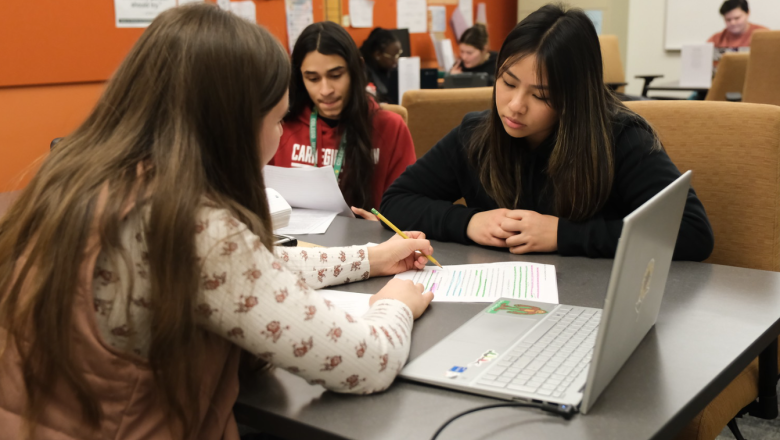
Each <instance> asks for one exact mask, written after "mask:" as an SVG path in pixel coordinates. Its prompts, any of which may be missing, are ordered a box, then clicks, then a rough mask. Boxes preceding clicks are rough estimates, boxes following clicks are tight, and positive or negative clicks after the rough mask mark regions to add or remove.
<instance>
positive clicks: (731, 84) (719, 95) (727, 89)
mask: <svg viewBox="0 0 780 440" xmlns="http://www.w3.org/2000/svg"><path fill="white" fill-rule="evenodd" d="M749 59H750V54H749V53H742V52H732V53H725V54H723V57H722V58H721V59H720V62H719V63H718V71H717V72H715V78H713V79H712V87H710V90H709V92H707V98H706V99H705V100H707V101H727V99H726V93H731V92H738V93H742V88H743V87H744V86H745V73H747V65H748V60H749Z"/></svg>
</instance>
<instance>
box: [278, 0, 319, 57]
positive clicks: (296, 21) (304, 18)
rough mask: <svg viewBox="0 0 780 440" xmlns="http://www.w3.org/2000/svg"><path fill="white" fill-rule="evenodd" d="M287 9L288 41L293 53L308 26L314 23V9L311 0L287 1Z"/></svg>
mask: <svg viewBox="0 0 780 440" xmlns="http://www.w3.org/2000/svg"><path fill="white" fill-rule="evenodd" d="M285 6H286V9H287V41H288V42H289V46H290V53H292V50H293V47H295V42H296V41H298V36H299V35H301V32H303V30H304V29H306V26H308V25H310V24H312V23H314V7H313V6H312V2H311V0H285Z"/></svg>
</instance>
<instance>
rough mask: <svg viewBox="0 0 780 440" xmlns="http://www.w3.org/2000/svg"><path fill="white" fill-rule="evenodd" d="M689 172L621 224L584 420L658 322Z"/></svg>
mask: <svg viewBox="0 0 780 440" xmlns="http://www.w3.org/2000/svg"><path fill="white" fill-rule="evenodd" d="M690 187H691V171H688V172H686V173H685V174H683V175H682V176H680V177H679V178H678V179H677V180H675V181H674V182H672V183H671V184H670V185H669V186H667V187H666V188H664V189H663V190H662V191H661V192H659V193H658V194H656V195H655V196H654V197H653V198H651V199H650V200H648V201H647V202H645V203H644V204H643V205H642V206H640V207H639V208H637V209H636V210H634V212H632V213H631V214H629V215H628V216H627V217H626V218H624V219H623V230H622V232H621V234H620V241H619V242H618V248H617V252H616V253H615V262H614V264H613V265H612V275H611V276H610V280H609V288H608V290H607V298H606V300H605V302H604V312H603V315H602V318H601V324H600V326H599V333H598V337H597V339H596V346H595V348H594V351H593V360H592V361H591V364H590V369H589V371H588V380H587V382H586V385H585V395H584V396H583V399H582V405H581V406H580V411H581V412H582V413H583V414H586V413H587V412H588V410H589V409H590V408H591V407H592V406H593V404H594V403H595V402H596V399H597V398H598V397H599V395H601V392H602V391H604V388H605V387H606V386H607V385H608V384H609V383H610V382H611V381H612V378H614V377H615V374H617V372H618V370H620V368H621V367H622V366H623V364H624V363H625V362H626V360H627V359H628V357H629V356H631V353H633V352H634V349H636V347H637V345H639V343H640V342H641V341H642V339H643V338H644V337H645V335H646V334H647V332H648V331H649V330H650V328H652V327H653V325H654V324H655V321H656V319H657V318H658V311H659V309H660V308H661V299H662V298H663V294H664V288H665V287H666V278H667V276H668V275H669V266H670V265H671V262H672V254H673V253H674V246H675V244H676V243H677V234H678V232H679V231H680V222H681V220H682V214H683V210H684V209H685V201H686V199H687V196H688V189H689V188H690Z"/></svg>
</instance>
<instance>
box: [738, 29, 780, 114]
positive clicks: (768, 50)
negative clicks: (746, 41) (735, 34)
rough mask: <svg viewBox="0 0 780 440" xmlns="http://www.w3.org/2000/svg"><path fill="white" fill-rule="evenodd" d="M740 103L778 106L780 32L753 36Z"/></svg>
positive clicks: (779, 93)
mask: <svg viewBox="0 0 780 440" xmlns="http://www.w3.org/2000/svg"><path fill="white" fill-rule="evenodd" d="M742 102H752V103H757V104H774V105H780V31H761V32H756V33H755V34H753V39H752V40H751V42H750V61H748V66H747V73H746V74H745V88H744V90H743V92H742Z"/></svg>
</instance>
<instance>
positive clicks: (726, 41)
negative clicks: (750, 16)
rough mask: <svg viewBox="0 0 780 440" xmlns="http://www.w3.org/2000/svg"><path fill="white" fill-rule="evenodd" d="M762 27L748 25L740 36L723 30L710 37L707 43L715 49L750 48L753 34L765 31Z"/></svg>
mask: <svg viewBox="0 0 780 440" xmlns="http://www.w3.org/2000/svg"><path fill="white" fill-rule="evenodd" d="M766 29H767V28H765V27H764V26H761V25H760V24H753V23H748V28H747V30H746V31H745V32H743V33H742V34H740V35H734V34H732V33H730V32H729V31H728V29H723V30H722V31H720V32H718V33H716V34H715V35H713V36H711V37H710V39H709V40H707V42H708V43H713V44H714V45H715V47H747V46H750V39H751V38H753V32H755V31H760V30H766Z"/></svg>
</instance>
